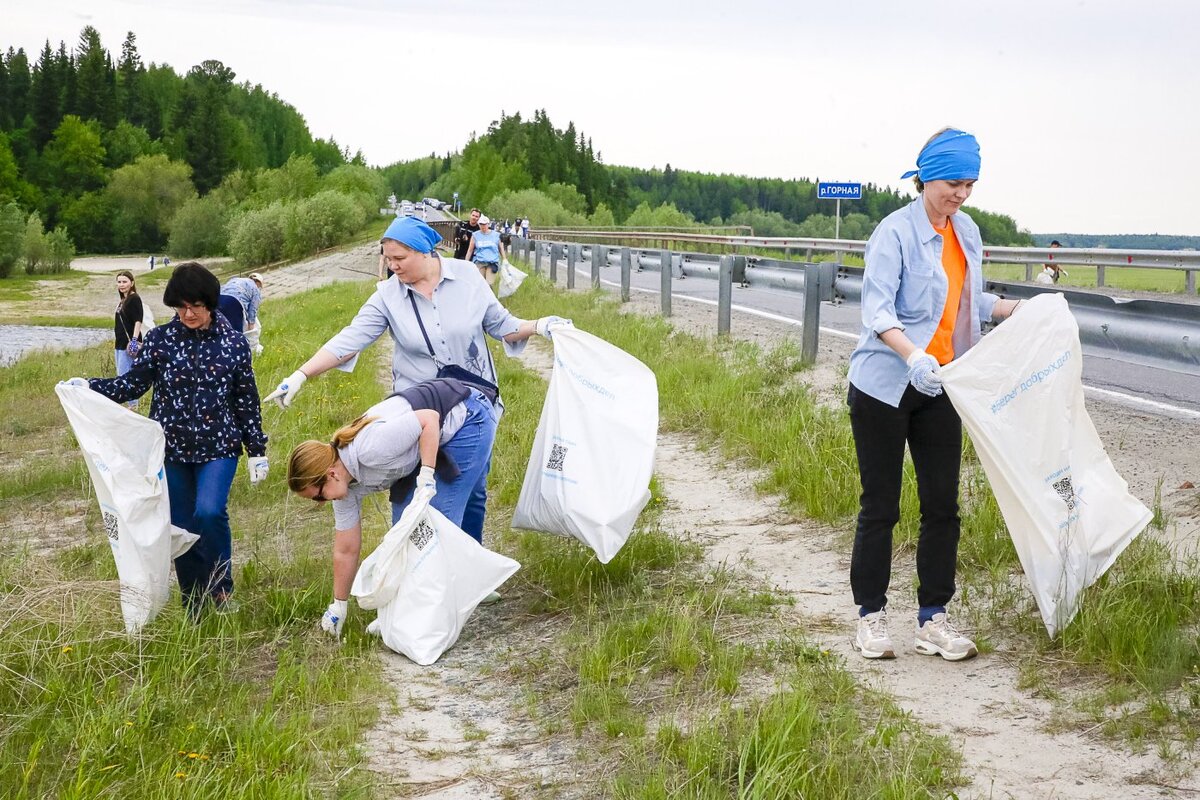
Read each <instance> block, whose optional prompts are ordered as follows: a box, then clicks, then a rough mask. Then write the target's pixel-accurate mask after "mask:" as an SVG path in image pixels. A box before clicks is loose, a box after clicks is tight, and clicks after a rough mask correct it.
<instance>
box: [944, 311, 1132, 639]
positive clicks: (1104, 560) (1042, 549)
mask: <svg viewBox="0 0 1200 800" xmlns="http://www.w3.org/2000/svg"><path fill="white" fill-rule="evenodd" d="M1082 367H1083V358H1082V352H1081V349H1080V346H1079V327H1078V325H1077V324H1076V322H1075V318H1074V317H1073V316H1072V315H1071V312H1070V310H1069V309H1068V308H1067V301H1066V300H1065V299H1064V298H1063V296H1062V295H1061V294H1042V295H1038V296H1037V297H1035V298H1033V299H1031V300H1026V301H1025V302H1024V303H1022V304H1021V309H1020V311H1018V312H1017V313H1016V314H1014V315H1013V317H1012V318H1011V319H1010V320H1008V321H1007V322H1005V323H1004V324H1003V325H1000V326H999V327H997V328H996V329H995V330H993V331H992V332H991V333H989V334H988V335H987V336H985V337H984V339H983V341H981V342H980V343H979V344H978V345H976V346H975V347H974V348H972V349H971V350H970V351H969V352H967V353H966V354H965V355H964V356H963V357H962V358H960V359H958V360H956V361H953V362H951V363H950V364H948V365H946V366H945V367H942V370H941V375H942V379H943V381H944V386H945V390H946V393H947V394H948V395H949V396H950V400H951V402H953V403H954V407H955V409H956V410H957V411H958V413H959V416H961V417H962V421H963V424H964V425H965V426H966V429H967V431H968V432H969V433H970V435H971V441H972V442H973V443H974V444H975V450H976V451H977V452H978V453H979V460H980V462H981V463H982V464H983V468H984V470H985V472H986V473H987V476H988V479H989V481H990V482H991V485H992V491H993V492H994V493H995V495H996V501H997V503H999V506H1000V511H1001V512H1002V513H1003V514H1004V521H1005V523H1006V524H1007V525H1008V530H1009V535H1010V536H1012V540H1013V544H1014V545H1015V546H1016V549H1017V555H1018V556H1019V557H1020V559H1021V566H1022V567H1023V568H1024V570H1025V575H1026V577H1027V578H1028V579H1029V582H1030V584H1031V585H1032V587H1033V592H1034V596H1035V597H1036V598H1037V604H1038V608H1039V609H1040V610H1041V614H1042V621H1043V622H1044V623H1045V625H1046V630H1047V632H1049V634H1050V636H1051V637H1054V636H1056V635H1057V634H1058V632H1059V631H1060V630H1062V629H1063V628H1064V627H1066V625H1067V624H1068V623H1069V622H1070V621H1071V620H1072V619H1073V618H1074V616H1075V613H1076V612H1077V611H1078V609H1079V595H1080V593H1082V592H1083V590H1084V589H1086V588H1087V587H1088V586H1090V585H1091V584H1092V583H1093V582H1094V581H1095V580H1096V579H1097V578H1099V577H1100V576H1101V575H1103V574H1104V572H1105V570H1107V569H1108V568H1109V567H1110V566H1112V564H1113V562H1115V561H1116V559H1117V556H1118V555H1120V554H1121V551H1122V550H1124V549H1125V548H1126V547H1127V546H1128V545H1129V543H1130V542H1132V541H1133V540H1134V538H1135V537H1136V536H1137V535H1138V534H1139V533H1140V532H1141V531H1142V529H1143V528H1145V527H1146V525H1147V524H1148V523H1149V522H1150V518H1151V514H1150V510H1149V509H1147V508H1146V506H1144V505H1143V504H1142V503H1141V502H1140V501H1138V500H1137V498H1135V497H1133V496H1132V495H1131V494H1130V493H1129V487H1128V485H1127V484H1126V483H1125V481H1124V480H1123V479H1122V478H1121V476H1120V475H1118V474H1117V471H1116V469H1114V468H1113V465H1112V461H1110V460H1109V458H1108V454H1107V453H1105V452H1104V445H1103V444H1101V442H1100V437H1099V436H1098V435H1097V434H1096V428H1095V427H1094V426H1093V425H1092V420H1091V417H1089V416H1088V413H1087V409H1086V408H1085V407H1084V402H1083V384H1082V383H1081V380H1080V375H1081V370H1082Z"/></svg>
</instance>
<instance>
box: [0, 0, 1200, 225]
mask: <svg viewBox="0 0 1200 800" xmlns="http://www.w3.org/2000/svg"><path fill="white" fill-rule="evenodd" d="M3 2H4V5H5V6H6V8H5V9H4V13H3V24H2V25H0V40H2V41H0V43H2V44H3V45H4V46H5V47H7V46H9V45H13V46H23V47H25V49H26V50H27V51H28V52H29V53H30V58H31V60H34V59H36V57H37V53H38V51H39V50H40V49H41V46H42V44H43V42H44V41H45V39H47V38H49V39H50V40H51V43H52V45H54V46H57V44H58V42H59V41H60V40H65V41H66V42H67V45H68V47H73V46H74V45H75V44H76V42H77V41H78V37H79V31H80V29H81V28H82V27H83V26H84V25H87V24H91V25H93V26H95V27H96V29H97V30H99V31H100V35H101V37H102V39H103V41H104V44H105V46H106V47H107V48H108V49H109V50H110V52H112V54H113V57H114V60H115V59H116V58H118V57H119V55H120V47H121V42H122V41H123V39H124V38H125V33H126V32H127V31H130V30H132V31H133V32H134V33H135V34H136V35H137V40H138V48H139V50H140V52H141V55H142V58H143V60H144V61H146V62H147V63H149V62H150V61H154V62H158V63H163V62H166V63H168V64H170V65H172V66H173V67H175V69H176V70H177V71H178V72H180V73H184V72H186V71H187V70H188V69H189V68H190V67H191V66H193V65H195V64H197V63H199V62H200V61H203V60H205V59H217V60H219V61H222V62H223V63H224V64H225V65H226V66H228V67H230V68H231V69H233V70H234V71H235V72H236V73H237V80H238V81H249V82H251V83H261V84H262V85H263V86H264V87H265V88H267V89H268V90H271V91H274V92H275V93H277V94H278V95H279V96H280V97H282V98H283V99H285V100H286V101H288V102H290V103H291V104H293V105H294V106H295V107H296V108H297V109H298V110H299V111H300V113H301V114H303V115H304V117H305V118H306V119H307V120H308V124H309V127H310V129H311V130H312V132H313V135H314V136H321V137H328V136H332V137H334V138H335V139H337V141H338V142H339V143H340V144H343V145H348V146H349V147H350V148H351V150H356V149H361V150H362V151H363V153H364V154H365V155H366V157H367V160H368V161H369V162H370V163H372V164H376V165H384V164H389V163H391V162H393V161H396V160H399V159H409V158H415V157H419V156H422V155H427V154H429V153H430V152H437V153H438V154H439V155H440V154H444V153H445V152H446V151H448V150H460V149H461V148H462V146H463V145H464V144H465V143H466V141H467V139H468V137H469V136H470V135H471V133H472V132H474V133H479V134H481V133H483V132H484V131H485V130H486V129H487V126H488V124H489V123H490V122H491V121H493V120H495V119H497V118H498V117H499V115H500V113H501V112H502V111H503V112H506V113H508V114H512V113H514V112H518V111H519V112H521V114H522V115H523V116H526V117H529V116H531V115H532V112H533V111H534V110H535V109H538V108H544V109H546V111H547V112H548V113H549V115H550V119H551V121H552V122H553V123H554V124H555V125H556V126H557V127H559V128H564V127H566V125H567V123H568V122H569V121H574V122H575V125H576V128H578V129H579V130H581V131H583V132H584V133H585V134H587V135H588V136H590V137H591V138H592V141H593V145H594V147H595V148H596V149H597V150H599V151H600V153H601V155H602V157H603V160H604V161H605V162H606V163H609V164H623V165H630V166H638V167H662V166H664V165H666V164H667V163H670V164H671V165H672V166H673V167H675V168H678V169H690V170H699V171H702V172H729V173H737V174H743V175H752V176H763V177H776V178H818V177H819V178H821V179H823V180H851V181H863V182H874V183H877V184H880V185H885V186H888V185H890V186H899V185H900V181H899V176H900V174H901V173H902V172H904V171H905V170H907V169H909V168H910V166H911V165H912V163H913V161H914V160H915V157H916V153H917V151H918V150H919V149H920V146H921V144H922V143H924V141H925V140H926V139H927V138H928V136H929V135H930V134H931V133H933V132H934V131H935V130H937V129H938V128H941V127H942V126H944V125H954V126H956V127H960V128H963V129H964V130H967V131H970V132H972V133H974V134H975V135H976V136H977V137H978V138H979V141H980V145H981V147H982V151H983V168H982V174H981V176H980V180H979V183H978V185H977V186H976V189H975V195H974V197H973V198H972V200H971V204H972V205H976V206H978V207H980V208H985V209H988V210H989V211H998V212H1002V213H1006V214H1010V215H1012V216H1013V217H1015V218H1016V220H1017V222H1018V224H1019V225H1021V226H1022V227H1024V228H1028V229H1029V230H1031V231H1033V232H1035V233H1038V232H1052V231H1053V232H1057V231H1068V232H1080V233H1171V234H1200V213H1197V212H1198V211H1200V203H1198V202H1197V200H1196V193H1197V190H1198V187H1200V124H1198V115H1200V101H1198V98H1200V46H1198V45H1200V10H1198V9H1200V6H1198V5H1197V4H1196V3H1194V2H1185V0H1178V1H1176V0H1167V1H1164V2H1155V1H1154V0H1148V2H1143V3H1133V2H1129V0H1097V1H1093V2H1055V0H1006V1H1005V2H988V1H984V2H973V3H955V4H949V3H939V4H931V3H916V2H907V3H906V2H896V0H857V1H856V0H843V1H842V2H819V3H812V2H802V1H801V0H738V1H737V2H729V0H722V2H709V1H708V0H693V1H692V2H690V3H680V2H670V3H668V2H662V0H604V1H603V2H589V3H578V2H566V1H564V2H555V1H554V0H538V1H537V2H534V0H509V2H505V3H480V2H461V1H460V0H440V1H438V2H427V3H420V4H418V3H411V2H405V1H404V0H392V1H391V2H387V1H386V0H347V1H346V2H342V3H336V4H335V3H327V2H322V1H321V0H309V1H308V2H305V0H289V1H287V2H285V1H284V0H245V2H233V1H232V0H191V2H188V3H180V2H176V0H155V2H147V1H144V0H88V2H83V1H82V0H39V1H38V2H30V3H20V4H19V5H18V4H17V2H18V0H3ZM13 6H16V7H15V8H14V7H13ZM683 8H686V9H687V10H686V11H682V12H681V11H679V10H678V9H683ZM830 212H831V213H832V207H831V209H830Z"/></svg>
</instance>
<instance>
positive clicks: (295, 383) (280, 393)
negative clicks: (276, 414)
mask: <svg viewBox="0 0 1200 800" xmlns="http://www.w3.org/2000/svg"><path fill="white" fill-rule="evenodd" d="M306 380H308V376H307V375H305V374H304V372H303V371H301V370H296V371H295V372H293V373H292V374H291V375H289V376H287V378H285V379H284V381H283V383H281V384H279V385H278V386H276V387H275V391H273V392H271V393H270V394H269V395H267V396H266V397H264V398H263V400H262V401H263V402H264V403H267V402H270V401H271V400H274V401H275V402H276V403H278V404H279V407H280V408H282V409H284V410H286V409H287V407H288V406H290V405H291V404H292V401H293V400H295V399H296V395H298V394H299V393H300V387H302V386H304V382H305V381H306Z"/></svg>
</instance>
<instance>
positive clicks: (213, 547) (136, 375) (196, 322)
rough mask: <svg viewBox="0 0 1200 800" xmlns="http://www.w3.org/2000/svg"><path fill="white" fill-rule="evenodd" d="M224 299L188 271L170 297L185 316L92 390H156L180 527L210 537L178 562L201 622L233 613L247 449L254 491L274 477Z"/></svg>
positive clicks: (156, 415)
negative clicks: (240, 468) (235, 501)
mask: <svg viewBox="0 0 1200 800" xmlns="http://www.w3.org/2000/svg"><path fill="white" fill-rule="evenodd" d="M220 291H221V284H220V282H219V281H218V280H217V278H216V276H215V275H213V274H212V273H211V272H209V271H208V270H207V269H205V268H204V267H203V266H201V265H200V264H197V263H196V262H187V263H184V264H180V265H179V266H178V267H176V268H175V271H174V272H173V273H172V274H171V278H170V280H168V281H167V285H166V288H165V290H164V291H163V302H164V303H165V304H166V305H167V306H169V307H171V308H174V309H176V311H177V314H176V316H175V317H174V318H173V319H172V320H171V321H170V322H168V323H166V324H165V325H159V326H158V327H156V328H152V329H151V330H150V331H149V332H147V333H146V336H145V341H144V343H143V345H142V349H141V350H140V351H139V352H138V354H137V357H136V358H135V359H134V361H133V364H132V365H131V366H130V368H129V371H128V372H127V373H126V374H125V375H123V376H121V377H118V378H107V379H100V378H93V379H91V380H90V381H88V382H87V383H88V386H89V387H91V389H92V390H93V391H96V392H99V393H100V394H102V395H104V396H105V397H107V398H108V399H110V400H114V401H116V402H118V403H122V402H127V401H129V400H133V399H135V398H138V397H141V396H142V395H143V394H145V393H146V390H148V389H149V388H151V387H152V386H153V387H154V398H153V400H152V401H151V403H150V418H151V419H153V420H155V421H157V422H158V423H159V424H160V425H162V429H163V436H164V437H165V439H166V450H165V458H164V464H163V467H164V469H165V471H166V476H167V491H168V493H169V495H170V500H171V524H172V525H178V526H179V527H181V528H184V529H185V530H188V531H191V532H192V533H195V534H198V535H199V537H200V538H199V539H198V540H197V541H196V543H195V544H194V545H192V547H191V549H189V550H188V551H187V552H186V553H184V554H183V555H181V556H180V557H179V558H177V559H175V573H176V576H177V577H178V579H179V588H180V591H181V592H182V594H183V602H184V605H185V606H186V607H187V609H188V610H189V611H190V612H191V613H192V615H193V616H195V615H197V614H199V612H200V611H201V610H202V608H203V606H204V604H205V603H206V602H211V603H212V604H213V605H214V606H216V607H217V608H218V610H222V609H223V610H230V609H232V608H233V606H232V605H231V603H230V600H231V595H232V593H233V570H232V558H233V541H232V532H231V530H230V527H229V511H228V506H229V490H230V487H231V486H232V484H233V476H234V474H235V472H236V471H237V463H238V458H239V457H240V456H241V454H242V450H243V449H245V451H246V455H247V459H246V467H247V470H248V471H249V473H250V482H251V483H252V484H257V483H259V482H260V481H261V480H263V478H265V477H266V476H267V457H266V454H267V436H266V434H265V433H263V429H262V416H261V414H260V411H259V402H258V387H257V386H256V385H255V382H254V370H253V368H252V367H251V366H250V348H249V346H248V345H247V344H246V337H245V336H243V335H242V332H241V331H235V330H234V329H233V328H232V327H231V326H230V325H229V323H228V321H227V320H226V319H225V318H224V317H223V316H221V315H220V314H218V313H217V311H216V309H217V302H218V301H217V298H218V295H219V294H220ZM72 380H73V381H74V380H78V379H72Z"/></svg>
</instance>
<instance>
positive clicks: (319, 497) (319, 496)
mask: <svg viewBox="0 0 1200 800" xmlns="http://www.w3.org/2000/svg"><path fill="white" fill-rule="evenodd" d="M312 499H313V500H315V501H317V502H318V503H328V502H329V498H328V497H326V496H325V481H321V482H320V483H318V484H317V493H316V494H314V495H313V496H312Z"/></svg>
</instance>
